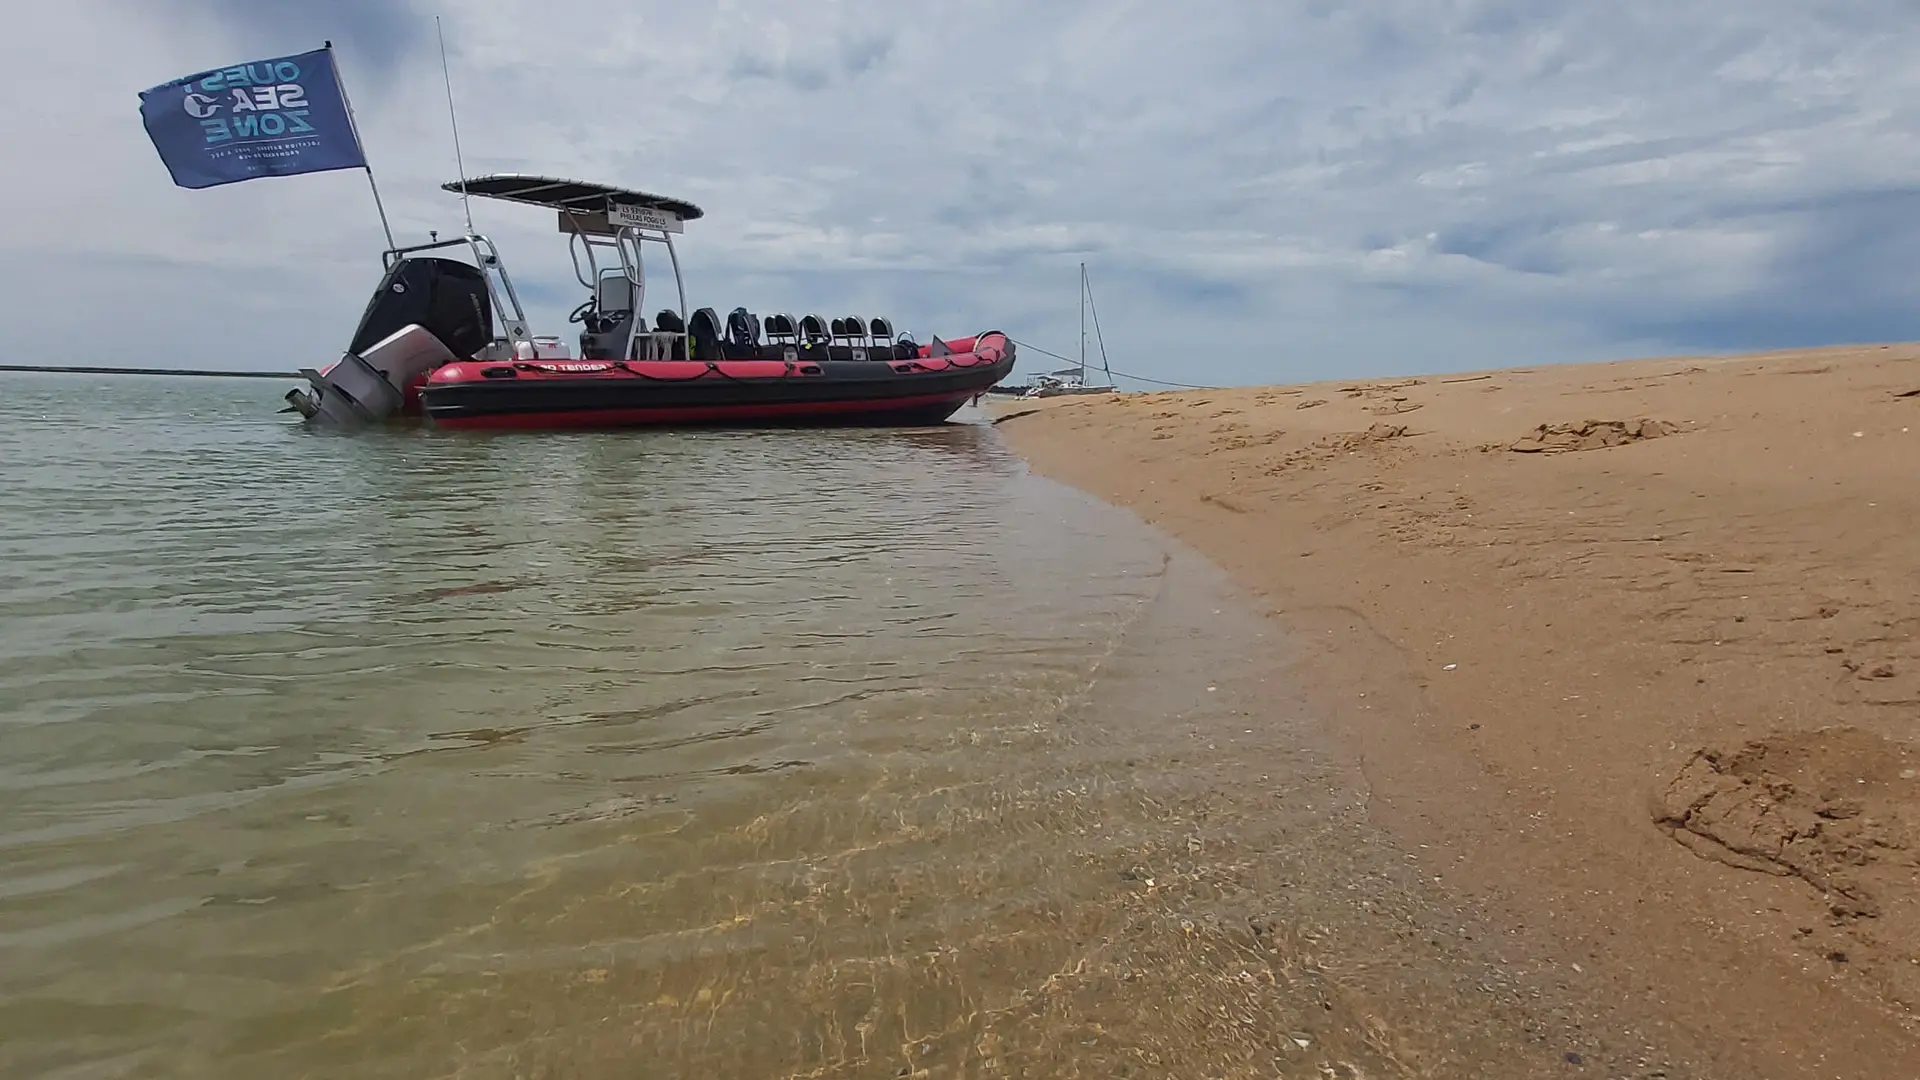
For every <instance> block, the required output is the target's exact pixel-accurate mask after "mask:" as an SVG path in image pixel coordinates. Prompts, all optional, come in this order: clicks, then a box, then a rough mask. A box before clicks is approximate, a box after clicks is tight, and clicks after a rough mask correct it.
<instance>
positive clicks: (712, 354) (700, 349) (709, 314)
mask: <svg viewBox="0 0 1920 1080" xmlns="http://www.w3.org/2000/svg"><path fill="white" fill-rule="evenodd" d="M687 336H688V337H690V338H692V339H693V355H694V356H695V357H697V358H699V359H701V360H717V359H719V358H720V316H718V315H716V314H714V312H713V309H712V308H710V307H703V308H701V309H700V310H699V311H696V312H694V313H693V318H691V319H689V320H687Z"/></svg>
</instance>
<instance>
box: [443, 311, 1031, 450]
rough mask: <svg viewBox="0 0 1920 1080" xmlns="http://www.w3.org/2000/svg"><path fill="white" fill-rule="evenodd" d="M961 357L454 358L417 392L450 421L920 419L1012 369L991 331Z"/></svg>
mask: <svg viewBox="0 0 1920 1080" xmlns="http://www.w3.org/2000/svg"><path fill="white" fill-rule="evenodd" d="M969 344H970V345H971V346H972V348H971V349H970V350H969V351H967V352H965V353H955V354H951V355H946V356H939V357H917V358H912V359H907V360H895V361H882V360H864V361H863V360H845V361H836V360H823V361H806V360H802V361H797V362H793V361H779V360H718V361H698V360H679V361H671V360H670V361H629V362H624V363H623V362H617V361H580V360H572V361H530V362H517V363H489V362H479V361H475V362H462V363H458V364H449V365H447V366H446V367H444V368H442V369H440V370H438V371H436V372H434V374H433V377H432V378H431V379H429V380H428V382H427V385H426V386H425V387H424V388H423V389H422V391H421V402H422V406H423V408H424V411H425V412H426V415H427V416H428V417H429V418H430V419H431V420H432V421H433V423H434V424H435V425H437V426H439V427H445V428H452V429H467V430H473V429H490V428H491V429H521V430H524V429H535V428H550V429H558V428H609V427H659V426H674V427H677V426H709V425H728V426H824V425H832V426H923V425H930V424H938V423H941V422H943V421H945V420H946V419H947V418H948V417H949V416H951V415H952V414H953V413H954V411H955V410H957V409H959V408H960V407H961V406H962V405H964V404H966V403H967V401H968V400H969V399H971V398H972V397H974V396H975V395H976V394H979V393H982V392H984V391H985V390H986V389H987V387H989V386H992V385H993V384H994V383H997V382H999V381H1000V380H1001V379H1003V378H1005V377H1006V375H1007V373H1008V372H1010V371H1011V370H1012V368H1013V363H1014V356H1013V348H1012V346H1011V343H1008V342H1006V341H1005V339H1004V337H1003V336H1001V335H999V334H993V335H987V336H983V337H982V338H980V339H978V340H977V341H974V342H970V343H969Z"/></svg>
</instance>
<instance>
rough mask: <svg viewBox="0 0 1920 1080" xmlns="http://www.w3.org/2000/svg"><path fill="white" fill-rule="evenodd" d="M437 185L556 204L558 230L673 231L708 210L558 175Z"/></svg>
mask: <svg viewBox="0 0 1920 1080" xmlns="http://www.w3.org/2000/svg"><path fill="white" fill-rule="evenodd" d="M440 186H441V187H442V188H444V189H445V190H447V191H451V192H455V193H459V192H461V191H462V190H464V191H465V192H466V193H467V194H469V195H479V196H482V197H483V198H488V199H503V200H505V201H507V202H517V203H526V204H527V205H529V206H544V207H547V208H549V209H552V210H558V211H560V231H561V232H589V233H600V234H603V235H604V234H608V233H612V232H615V231H618V229H619V228H620V227H621V226H623V225H627V226H633V227H635V228H640V229H646V230H650V231H653V232H676V233H677V232H682V231H684V230H683V228H682V225H683V223H684V222H688V221H692V220H693V219H694V218H698V217H704V216H706V211H704V210H702V209H700V208H699V207H697V206H695V205H693V204H692V203H690V202H688V201H686V200H685V199H674V198H669V197H667V196H665V195H655V194H653V193H652V192H647V191H634V190H632V189H630V188H617V187H610V186H608V185H606V184H594V183H589V182H587V181H585V180H567V179H563V178H561V177H557V176H528V175H526V174H524V173H495V174H493V175H492V176H473V177H468V178H467V179H466V180H452V181H448V182H447V183H445V184H442V185H440Z"/></svg>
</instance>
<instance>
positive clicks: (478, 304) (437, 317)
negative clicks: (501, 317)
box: [347, 257, 493, 357]
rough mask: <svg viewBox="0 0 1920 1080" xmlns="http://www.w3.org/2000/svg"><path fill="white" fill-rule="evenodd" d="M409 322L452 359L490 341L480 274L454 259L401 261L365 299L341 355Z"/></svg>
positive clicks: (489, 310)
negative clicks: (364, 307)
mask: <svg viewBox="0 0 1920 1080" xmlns="http://www.w3.org/2000/svg"><path fill="white" fill-rule="evenodd" d="M409 323H419V324H420V325H421V326H422V327H424V328H425V329H426V330H427V332H428V333H430V334H432V335H433V336H434V337H437V338H439V339H440V343H441V344H442V345H445V346H446V347H447V351H448V352H450V353H452V354H453V355H455V356H457V357H468V356H472V355H473V354H474V353H477V352H479V351H480V350H481V349H484V348H486V347H487V345H488V344H490V343H491V342H492V341H493V302H492V298H491V297H490V296H489V294H488V293H487V277H486V275H485V274H483V273H481V272H480V269H479V268H478V267H476V266H471V265H468V264H467V263H463V262H460V261H458V260H455V259H440V258H433V257H416V258H403V259H401V260H400V261H399V262H397V263H394V264H393V268H392V269H390V270H388V271H387V273H386V276H384V277H382V278H381V279H380V287H379V288H377V289H375V290H374V293H373V298H372V299H371V300H368V301H367V310H366V313H365V314H363V315H361V316H360V328H359V329H357V330H355V331H354V332H353V343H352V344H350V345H348V346H347V352H349V353H352V354H353V355H355V356H359V355H360V354H361V353H364V352H366V351H367V350H368V349H370V348H372V347H373V346H375V345H377V344H379V343H380V342H381V341H382V340H384V339H385V338H386V337H387V336H388V335H389V334H392V333H393V332H394V331H395V330H398V329H400V328H401V327H403V326H406V325H407V324H409Z"/></svg>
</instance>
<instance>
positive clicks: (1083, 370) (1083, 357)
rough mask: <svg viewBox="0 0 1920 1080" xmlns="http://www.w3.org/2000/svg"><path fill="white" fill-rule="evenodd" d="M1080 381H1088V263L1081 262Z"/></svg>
mask: <svg viewBox="0 0 1920 1080" xmlns="http://www.w3.org/2000/svg"><path fill="white" fill-rule="evenodd" d="M1080 381H1081V382H1083V383H1084V382H1086V381H1087V264H1086V263H1084V262H1083V263H1081V264H1080Z"/></svg>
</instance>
